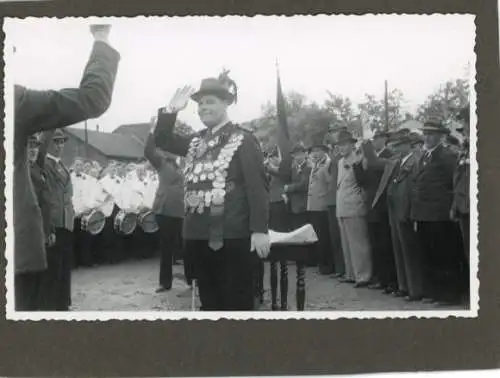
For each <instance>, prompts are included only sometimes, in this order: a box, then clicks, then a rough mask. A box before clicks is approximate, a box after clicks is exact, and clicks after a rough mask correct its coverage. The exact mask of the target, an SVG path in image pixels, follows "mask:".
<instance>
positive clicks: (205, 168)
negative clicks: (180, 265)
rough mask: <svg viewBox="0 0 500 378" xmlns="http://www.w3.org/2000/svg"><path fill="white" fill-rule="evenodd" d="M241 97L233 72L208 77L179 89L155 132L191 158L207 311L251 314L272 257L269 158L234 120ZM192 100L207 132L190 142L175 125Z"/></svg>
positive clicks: (192, 248) (192, 214)
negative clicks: (231, 110) (261, 261)
mask: <svg viewBox="0 0 500 378" xmlns="http://www.w3.org/2000/svg"><path fill="white" fill-rule="evenodd" d="M231 89H232V90H233V91H231ZM236 95H237V90H236V84H235V83H234V81H232V80H231V79H230V78H229V76H228V71H225V72H223V73H222V74H221V75H219V77H218V78H208V79H205V80H203V81H202V83H201V87H200V89H199V90H198V91H197V92H196V93H193V90H192V88H190V87H184V88H182V89H179V90H177V92H176V93H175V95H174V96H173V98H172V100H171V101H170V104H169V105H168V106H167V107H166V108H162V109H160V110H159V111H158V121H157V126H156V128H155V131H154V135H155V138H156V139H155V142H156V145H157V146H158V147H159V148H162V149H164V150H166V151H169V152H171V153H173V154H175V155H179V156H185V157H186V159H185V168H184V175H185V197H184V198H185V217H184V227H183V231H184V240H185V247H186V251H187V253H188V254H189V255H190V256H192V257H193V262H194V264H195V277H196V280H197V283H198V286H199V294H200V300H201V309H202V310H203V311H252V310H253V309H254V298H255V287H256V286H255V281H254V278H255V274H256V272H257V269H256V267H257V265H258V258H259V257H260V258H265V257H267V256H268V254H269V252H270V241H269V235H268V231H269V229H268V222H269V192H268V185H267V179H266V173H265V169H264V157H263V154H262V151H261V148H260V145H259V142H258V141H257V139H256V138H255V136H254V135H252V134H251V133H250V132H248V131H247V130H245V129H243V128H241V127H238V126H237V125H235V124H233V123H232V122H231V121H230V120H229V118H228V115H227V109H228V107H229V106H230V105H231V104H232V103H233V102H235V101H236V99H237V96H236ZM190 98H191V99H193V100H194V101H195V102H197V104H198V115H199V117H200V119H201V121H202V122H203V123H204V124H205V126H206V129H204V130H202V131H201V132H200V133H198V134H197V135H195V136H189V137H188V136H182V135H179V134H177V133H175V131H174V128H175V121H176V118H177V113H178V112H179V111H181V110H183V109H184V108H185V107H186V105H187V102H188V100H189V99H190ZM255 252H256V253H255Z"/></svg>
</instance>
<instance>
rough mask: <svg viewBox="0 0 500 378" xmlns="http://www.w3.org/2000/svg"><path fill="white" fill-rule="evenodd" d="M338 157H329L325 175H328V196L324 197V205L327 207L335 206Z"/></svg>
mask: <svg viewBox="0 0 500 378" xmlns="http://www.w3.org/2000/svg"><path fill="white" fill-rule="evenodd" d="M339 160H340V157H339V156H333V157H331V162H330V164H329V166H328V171H327V174H328V175H329V177H328V178H329V181H328V195H327V196H326V198H325V200H326V204H327V205H328V206H336V205H337V180H338V176H339Z"/></svg>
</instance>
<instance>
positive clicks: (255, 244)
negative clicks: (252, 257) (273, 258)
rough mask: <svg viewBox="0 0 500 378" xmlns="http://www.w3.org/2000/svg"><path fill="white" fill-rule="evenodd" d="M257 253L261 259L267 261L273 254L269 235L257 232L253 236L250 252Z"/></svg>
mask: <svg viewBox="0 0 500 378" xmlns="http://www.w3.org/2000/svg"><path fill="white" fill-rule="evenodd" d="M253 251H255V252H257V255H259V257H260V258H261V259H265V258H266V257H267V256H269V252H271V242H270V240H269V235H268V234H263V233H259V232H255V233H253V234H252V238H251V245H250V252H253Z"/></svg>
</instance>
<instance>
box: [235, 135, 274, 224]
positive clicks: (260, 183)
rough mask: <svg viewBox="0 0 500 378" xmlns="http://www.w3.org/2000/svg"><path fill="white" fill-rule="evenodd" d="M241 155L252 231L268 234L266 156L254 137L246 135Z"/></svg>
mask: <svg viewBox="0 0 500 378" xmlns="http://www.w3.org/2000/svg"><path fill="white" fill-rule="evenodd" d="M240 154H241V155H240V161H241V168H242V172H243V177H244V180H245V191H246V195H247V200H248V205H249V208H250V231H251V232H252V233H254V232H258V233H267V232H268V230H269V188H268V184H267V179H266V172H265V169H264V156H263V154H262V151H261V149H260V146H259V143H258V141H257V139H256V138H255V137H254V136H253V135H251V134H249V133H245V137H244V138H243V142H242V144H241V147H240Z"/></svg>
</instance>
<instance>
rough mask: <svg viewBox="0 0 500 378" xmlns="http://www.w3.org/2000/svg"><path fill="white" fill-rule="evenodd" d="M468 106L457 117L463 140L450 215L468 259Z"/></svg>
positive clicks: (455, 175)
mask: <svg viewBox="0 0 500 378" xmlns="http://www.w3.org/2000/svg"><path fill="white" fill-rule="evenodd" d="M469 111H470V110H469V107H466V108H464V109H463V110H462V111H461V112H460V116H459V119H460V120H461V121H462V122H463V127H462V128H460V130H459V131H461V132H462V133H463V136H464V141H463V143H462V148H461V151H460V154H459V156H458V159H457V164H456V166H455V173H454V175H453V204H452V208H451V214H450V217H451V219H452V220H455V221H458V223H459V225H460V230H461V232H462V238H463V241H464V252H465V256H466V258H467V261H469V257H470V253H469V248H470V245H469V244H470V243H469V241H470V239H469V228H470V216H469V214H470V197H469V196H470V194H469V180H470V162H469V122H470V121H469Z"/></svg>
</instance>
